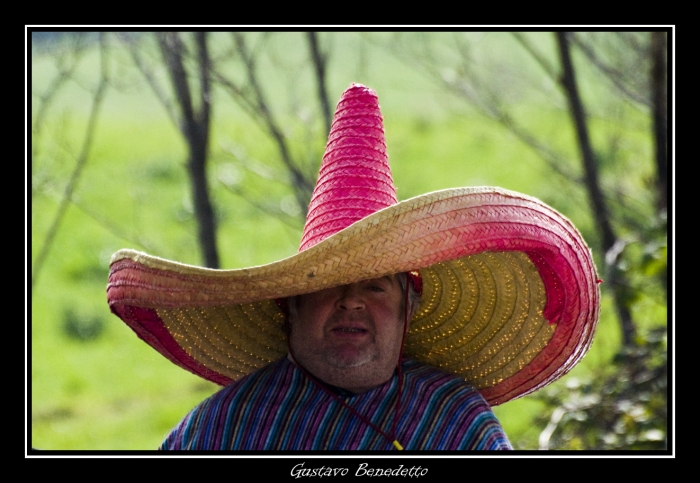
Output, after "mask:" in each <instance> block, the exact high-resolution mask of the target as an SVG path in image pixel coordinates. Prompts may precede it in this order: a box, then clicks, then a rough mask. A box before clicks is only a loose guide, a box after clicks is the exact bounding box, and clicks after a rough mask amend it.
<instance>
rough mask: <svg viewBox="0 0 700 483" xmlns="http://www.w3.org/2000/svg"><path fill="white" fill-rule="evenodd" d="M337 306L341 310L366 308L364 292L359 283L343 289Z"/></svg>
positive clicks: (345, 286)
mask: <svg viewBox="0 0 700 483" xmlns="http://www.w3.org/2000/svg"><path fill="white" fill-rule="evenodd" d="M337 306H338V308H339V309H341V310H361V309H364V308H365V300H364V298H363V297H362V290H361V288H360V286H359V284H357V283H353V284H350V285H344V286H343V287H342V290H341V293H340V297H339V298H338V302H337Z"/></svg>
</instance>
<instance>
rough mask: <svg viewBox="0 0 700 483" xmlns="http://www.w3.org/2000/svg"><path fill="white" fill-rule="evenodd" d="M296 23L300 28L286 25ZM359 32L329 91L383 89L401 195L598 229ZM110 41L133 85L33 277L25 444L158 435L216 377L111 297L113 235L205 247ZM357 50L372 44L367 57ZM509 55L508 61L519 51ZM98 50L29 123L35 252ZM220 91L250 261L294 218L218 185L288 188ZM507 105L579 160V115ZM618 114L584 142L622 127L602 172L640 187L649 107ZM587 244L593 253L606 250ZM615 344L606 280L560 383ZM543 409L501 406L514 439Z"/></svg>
mask: <svg viewBox="0 0 700 483" xmlns="http://www.w3.org/2000/svg"><path fill="white" fill-rule="evenodd" d="M289 38H290V39H295V38H294V37H293V36H292V35H291V34H289ZM489 38H490V40H488V39H487V40H488V41H489V42H491V45H493V49H494V52H504V51H508V48H507V46H506V44H507V42H508V40H507V38H505V34H503V38H502V37H501V36H495V35H492V36H491V37H489ZM359 39H360V36H359V35H354V36H352V37H351V36H350V35H349V34H348V39H347V42H343V41H341V40H339V39H336V41H335V42H336V44H335V45H337V50H336V51H334V57H333V58H332V63H331V69H330V72H329V88H330V97H331V99H332V102H333V103H335V102H336V101H337V99H338V97H339V96H340V93H341V92H342V90H344V89H345V88H346V87H347V86H348V85H349V84H350V83H351V82H353V81H358V82H362V83H365V84H367V85H368V86H370V87H372V88H374V89H376V90H377V92H378V94H379V99H380V103H381V105H382V110H383V114H384V116H385V130H386V139H387V145H388V151H389V158H390V162H391V165H392V169H393V175H394V180H395V183H396V185H397V187H398V196H399V198H400V199H406V198H409V197H412V196H416V195H419V194H422V193H426V192H429V191H433V190H439V189H444V188H450V187H459V186H477V185H492V186H501V187H504V188H508V189H512V190H516V191H521V192H524V193H527V194H530V195H533V196H535V197H538V198H540V199H542V200H543V201H545V202H547V203H549V204H551V205H552V206H554V207H555V208H557V209H558V210H560V211H561V212H562V213H564V214H565V215H567V216H568V217H570V218H571V219H572V221H574V223H575V224H576V225H577V226H578V227H579V228H580V230H581V231H582V233H583V234H584V237H585V238H586V239H587V240H589V244H592V245H593V243H594V242H595V237H596V236H595V232H594V228H593V223H592V221H591V217H590V213H589V210H588V206H587V200H586V198H585V192H584V191H583V189H582V188H581V187H575V188H572V187H571V185H570V184H567V183H565V182H564V181H563V180H562V179H561V178H559V177H557V176H556V175H554V174H553V173H552V171H551V170H550V168H549V167H548V166H547V165H546V164H545V163H544V162H543V161H542V160H541V159H540V158H539V157H538V156H537V155H536V154H535V153H534V152H533V151H532V150H530V149H529V148H527V147H526V146H524V145H523V144H522V143H521V142H519V141H518V140H517V139H515V138H514V137H513V136H512V135H511V134H510V133H509V132H507V131H506V130H505V129H503V128H502V127H501V126H499V125H498V124H496V123H494V122H493V121H490V120H487V119H485V118H484V117H483V116H480V115H478V114H476V113H475V112H474V110H473V109H471V108H470V107H469V105H468V104H467V103H466V102H464V101H463V100H460V99H459V98H450V97H449V96H447V94H446V93H445V92H443V91H442V90H441V89H439V88H438V87H436V86H435V85H434V84H431V83H430V82H429V81H428V80H426V78H425V77H424V76H422V75H421V74H420V73H417V72H416V71H415V70H412V69H411V68H409V67H408V66H406V65H404V64H402V63H400V62H398V61H397V60H395V59H393V57H391V55H390V54H389V53H388V52H386V51H385V50H382V49H380V48H379V47H375V46H373V45H372V44H362V45H364V47H363V48H364V49H365V51H363V52H364V53H362V52H359V50H358V49H359V47H356V46H357V45H360V40H359ZM482 42H485V40H482ZM282 45H287V47H286V48H287V49H288V50H289V52H290V54H289V56H288V57H287V58H286V60H287V62H288V63H289V64H293V63H294V62H295V60H294V59H302V60H303V59H304V55H303V54H302V53H301V51H302V49H303V48H304V47H303V44H300V43H299V41H298V39H295V40H294V42H291V41H290V42H287V44H285V42H281V44H280V45H278V47H277V48H278V49H280V51H281V52H286V51H284V50H283V47H282ZM353 46H355V47H353ZM358 52H359V53H358ZM113 55H114V59H116V60H115V61H114V75H115V76H122V77H121V78H122V79H125V81H124V84H125V85H126V87H123V88H122V91H120V92H118V91H116V90H115V89H112V90H110V91H109V92H108V95H107V98H106V99H105V104H104V106H103V110H102V113H101V116H100V118H99V120H98V125H97V131H96V134H95V138H94V145H93V147H92V150H91V151H90V155H89V159H88V162H87V164H86V166H85V169H84V171H83V173H82V175H81V177H80V179H79V182H78V184H77V186H76V189H75V192H74V196H73V202H72V203H71V204H70V205H69V206H68V209H67V211H66V214H65V217H64V218H63V220H62V222H61V224H60V225H59V227H58V230H57V232H56V235H55V239H54V241H53V244H52V246H51V248H50V251H49V253H48V257H47V259H46V262H45V264H44V266H43V267H42V271H41V273H40V276H39V278H38V280H37V283H36V285H35V286H34V287H33V290H32V293H31V311H30V321H29V324H28V328H29V334H28V336H29V339H30V341H28V348H29V363H30V366H29V368H30V370H31V372H30V373H28V377H29V380H28V383H29V388H28V389H29V391H28V395H29V398H30V400H29V405H30V410H31V421H30V426H31V433H30V434H29V435H28V437H29V443H28V444H29V445H30V446H31V447H34V448H38V449H44V450H149V449H154V448H156V447H157V446H158V445H159V443H160V442H161V441H162V439H163V438H164V436H165V435H166V434H167V432H168V431H169V430H170V429H171V428H172V427H173V426H174V425H175V424H176V423H177V422H178V421H179V420H180V419H181V418H182V417H183V416H184V415H185V413H186V412H187V411H188V410H189V409H191V408H192V407H193V406H194V405H195V404H196V403H198V402H199V401H201V400H202V399H203V398H205V397H206V396H208V395H209V394H211V393H212V392H214V391H215V390H216V389H217V388H216V386H214V385H213V384H210V383H208V382H205V381H203V380H201V379H199V378H198V377H195V376H193V375H191V374H189V373H187V372H185V371H183V370H181V369H179V368H177V367H175V366H174V365H173V364H171V363H170V362H168V361H166V360H165V359H164V358H163V357H161V356H160V355H159V354H157V353H156V352H155V351H154V350H152V349H151V348H150V347H148V346H147V345H146V344H145V343H143V342H142V341H140V340H139V339H138V338H137V337H136V336H135V334H133V333H132V332H131V330H130V329H128V328H127V327H126V325H125V324H123V323H122V322H121V321H120V320H119V319H118V318H117V317H115V316H113V315H111V314H110V312H109V309H108V307H107V304H106V298H105V286H106V282H107V273H108V266H109V260H110V256H111V254H112V253H114V252H115V251H117V250H118V249H120V248H135V249H139V250H143V251H146V252H148V253H150V254H153V255H156V256H160V257H163V258H168V259H172V260H178V261H181V262H184V263H189V264H194V265H201V263H202V261H201V258H200V255H199V250H198V245H197V241H196V227H195V220H194V218H193V213H192V206H191V200H190V195H189V185H188V179H187V174H186V170H185V167H184V162H185V159H186V152H185V145H184V143H183V141H182V138H181V137H180V135H179V133H178V132H177V130H176V128H175V126H174V125H173V124H172V123H171V122H170V120H169V119H168V118H167V116H166V115H165V111H164V110H163V108H162V106H160V105H159V103H158V101H157V100H156V99H155V98H154V96H153V94H152V92H151V91H150V90H149V89H148V87H147V86H146V85H145V83H144V82H143V79H141V78H140V77H139V76H138V73H136V72H134V71H133V67H131V68H130V67H129V64H128V63H127V61H126V60H125V56H124V55H123V53H120V52H119V51H118V49H117V48H115V53H114V54H113ZM362 55H364V57H362ZM357 56H360V57H362V59H364V60H363V61H362V63H360V62H359V61H358V60H357ZM55 58H56V54H53V55H49V54H35V55H33V57H32V91H33V93H34V94H37V93H41V92H44V90H45V89H46V87H47V85H48V83H49V81H50V79H52V78H53V76H54V75H55V65H54V60H55ZM302 60H297V62H298V63H299V64H301V62H302ZM507 61H510V59H507V58H504V60H503V62H504V63H505V62H507ZM513 62H515V64H514V67H513V68H514V69H517V66H518V65H519V64H518V62H516V61H513ZM521 62H522V61H521ZM97 66H98V58H97V55H96V52H94V51H93V52H91V53H90V54H89V56H88V58H86V61H85V63H84V66H83V67H82V69H81V70H79V74H78V77H79V79H80V80H81V83H80V84H79V83H75V82H73V83H69V84H68V85H66V86H65V88H64V89H63V90H62V91H61V92H60V95H59V97H58V98H57V102H56V103H55V104H54V105H53V106H52V108H51V109H50V111H49V112H48V115H47V118H46V124H45V125H44V126H43V129H42V131H41V133H40V135H37V134H36V133H35V134H34V138H33V142H34V143H35V146H36V151H37V154H36V155H35V156H34V157H33V158H32V165H31V169H32V172H31V175H32V187H33V191H32V198H31V219H30V225H29V226H30V229H31V249H32V263H33V264H34V262H35V260H36V257H37V254H38V253H39V251H40V250H41V247H42V246H43V244H44V242H45V240H46V237H47V232H48V230H49V227H50V226H51V223H52V221H53V220H54V218H55V216H56V213H57V210H58V207H59V203H60V201H61V199H62V196H63V192H64V189H65V186H66V183H67V180H68V177H69V176H70V173H71V172H72V170H73V168H74V166H75V163H76V158H77V153H78V152H79V150H80V146H81V143H82V137H83V136H84V130H85V122H86V113H87V112H88V109H89V106H90V104H89V94H88V92H87V91H86V90H85V87H86V86H90V85H94V82H95V81H94V72H96V69H97ZM273 67H274V66H271V67H270V66H268V67H267V69H269V71H270V72H269V74H268V75H267V76H266V78H265V80H266V82H267V84H266V85H267V86H268V87H270V91H271V92H273V94H271V97H272V98H273V99H276V102H278V104H279V105H282V103H283V100H284V99H286V97H285V96H286V95H288V93H289V92H294V89H295V86H297V84H289V83H286V84H284V83H282V81H283V78H282V76H281V75H279V78H280V79H279V83H280V84H279V86H277V84H275V79H276V77H275V75H276V74H275V71H274V68H273ZM304 75H305V76H306V77H304V76H301V75H300V76H299V78H300V79H301V80H298V83H299V84H298V85H300V86H302V87H299V91H300V92H301V93H302V94H300V96H299V97H300V100H299V102H300V103H301V104H302V105H305V104H304V103H305V102H306V103H307V104H309V105H308V109H310V110H312V111H313V110H315V109H316V104H312V102H313V97H311V94H310V93H313V83H312V81H311V80H310V79H311V78H310V77H309V75H310V74H309V73H305V74H304ZM127 81H128V82H127ZM273 87H278V88H276V89H273ZM217 96H218V97H216V102H215V108H214V109H215V112H214V113H215V120H214V123H213V135H212V139H211V144H210V146H211V161H210V167H209V175H210V176H209V179H210V185H211V190H212V196H213V199H214V202H215V205H216V210H217V216H218V220H219V226H220V228H219V233H218V246H219V251H220V257H221V262H222V268H241V267H247V266H253V265H259V264H264V263H268V262H271V261H274V260H279V259H281V258H283V257H287V256H289V255H292V254H293V253H295V252H296V250H297V248H298V243H299V239H300V234H301V225H302V224H301V222H300V221H299V222H297V225H294V226H289V225H287V224H285V223H283V222H281V221H280V220H277V219H274V218H272V217H270V216H267V215H265V214H264V213H262V212H261V211H260V210H258V209H256V208H255V207H253V206H252V205H251V204H250V203H248V202H247V201H245V200H243V199H242V198H241V197H239V196H237V195H235V194H234V193H232V192H231V191H230V190H229V189H228V188H227V183H228V184H229V185H233V186H245V187H246V188H247V189H250V190H251V191H252V192H255V193H261V194H263V195H264V196H265V198H266V199H269V200H282V199H285V197H288V196H289V195H290V190H289V188H288V187H286V186H284V185H283V184H280V183H270V182H266V181H265V180H263V179H262V178H260V177H259V176H256V175H254V174H252V173H249V172H245V171H242V170H241V169H240V167H239V166H238V165H237V164H236V162H235V159H234V157H233V156H232V154H231V152H232V150H233V151H235V150H238V152H239V153H240V152H244V153H245V155H246V156H247V157H249V158H251V159H254V160H257V161H258V162H260V163H263V164H265V165H267V166H268V167H269V168H271V169H275V168H277V167H278V166H279V161H278V159H277V157H276V155H275V151H274V149H273V146H271V144H270V142H269V140H268V139H267V138H266V137H265V136H264V135H263V133H262V132H261V130H260V129H259V128H258V126H256V125H255V124H254V123H252V122H251V121H250V119H248V118H246V116H245V115H244V114H243V113H242V112H241V110H240V109H239V108H237V107H236V106H235V105H234V104H233V103H231V102H230V101H229V100H227V98H226V97H225V96H224V95H223V94H218V95H217ZM32 101H33V103H34V104H33V107H34V106H36V105H37V104H38V97H37V96H36V95H33V96H32ZM276 105H277V104H276ZM513 108H514V109H516V110H517V111H518V115H519V116H520V117H522V118H525V119H527V121H528V122H527V125H528V129H530V130H531V131H532V132H534V133H538V135H540V136H541V137H542V138H544V139H546V140H547V141H548V142H549V143H550V144H551V145H552V146H554V147H556V148H557V149H559V150H561V152H563V153H565V154H566V156H567V157H568V162H569V163H570V166H571V167H572V168H573V169H576V170H579V168H578V157H577V150H576V146H575V144H574V138H573V130H572V128H571V124H570V121H569V118H568V117H567V114H566V112H565V111H564V110H560V109H554V108H552V107H551V106H546V105H537V104H535V103H533V102H532V101H530V100H528V101H527V102H524V103H523V104H522V105H520V104H518V105H514V106H513ZM280 109H281V108H280ZM625 116H627V119H629V120H630V121H631V122H628V123H627V124H625V126H627V127H625V128H624V130H623V127H621V126H620V125H618V124H615V125H613V126H611V125H610V122H609V121H607V120H605V119H597V118H595V117H594V118H592V120H591V125H592V127H593V135H594V142H596V141H598V142H600V143H601V144H602V143H603V142H604V141H605V139H607V138H606V136H609V135H617V136H620V137H622V139H623V141H624V142H621V143H620V146H619V147H618V149H621V150H626V153H628V154H627V156H625V157H624V159H626V160H627V161H626V162H627V165H626V166H619V167H610V168H607V169H608V171H609V173H607V174H608V175H609V176H615V172H616V171H615V170H618V171H619V172H625V171H627V172H630V169H632V170H633V172H634V173H635V175H634V176H629V179H628V180H627V181H628V183H629V184H630V186H631V187H632V188H634V187H635V184H639V183H643V182H644V180H645V179H646V178H647V177H648V176H649V175H650V173H651V170H652V166H651V162H650V156H651V155H650V152H651V146H650V142H649V140H648V138H647V137H646V133H647V132H648V131H647V129H648V121H647V120H646V119H645V117H644V116H643V115H641V114H640V113H638V112H636V113H635V112H631V113H630V112H627V111H626V112H625ZM633 116H636V117H633ZM296 126H298V124H297V125H296ZM293 127H294V124H292V121H290V129H291V128H293ZM315 131H316V132H318V135H317V136H316V137H315V138H313V139H311V140H306V139H296V140H295V144H294V145H293V147H294V149H296V150H298V152H301V153H310V155H315V158H314V159H316V163H320V156H321V155H322V152H323V147H324V145H325V134H323V133H322V132H321V130H320V129H315ZM611 133H612V134H611ZM579 171H580V170H579ZM641 202H644V199H642V200H641ZM594 254H595V257H596V261H597V263H598V264H599V266H602V255H601V254H600V253H597V252H594ZM645 303H646V304H647V305H643V306H640V307H639V309H638V310H639V314H640V318H641V319H642V322H643V323H645V324H654V323H665V321H666V318H665V317H666V315H665V306H661V305H659V304H655V303H651V302H648V301H647V302H645ZM618 344H619V330H618V327H617V321H616V318H615V315H614V311H613V310H612V307H611V303H610V300H609V298H608V296H607V294H606V293H605V291H604V305H603V309H602V314H601V320H600V324H599V331H598V334H597V336H596V339H595V342H594V344H593V347H592V349H591V351H590V353H589V354H588V356H587V357H586V359H584V361H583V363H582V364H580V365H579V366H578V367H577V368H576V369H574V371H573V372H572V374H570V375H568V376H566V377H565V378H563V379H562V380H561V381H559V382H557V384H565V383H566V380H567V378H571V377H579V376H581V375H585V374H586V373H587V372H590V370H591V368H595V367H601V366H604V365H605V364H606V363H607V362H608V360H609V358H610V357H611V356H612V354H613V353H614V352H615V350H616V349H617V347H618ZM542 410H543V407H542V405H541V404H540V403H539V402H538V401H537V400H536V399H535V398H533V397H525V398H523V399H521V400H518V401H512V402H509V403H507V404H505V405H503V406H501V407H497V408H495V411H496V414H497V415H498V416H499V418H500V419H501V421H502V423H503V426H504V427H505V429H506V432H507V433H508V434H509V436H510V437H511V439H512V441H513V443H514V444H515V446H516V448H518V447H521V448H535V447H536V445H537V437H538V435H539V432H540V431H541V429H542V428H538V427H536V426H533V424H532V417H533V415H535V414H538V413H540V412H541V411H542Z"/></svg>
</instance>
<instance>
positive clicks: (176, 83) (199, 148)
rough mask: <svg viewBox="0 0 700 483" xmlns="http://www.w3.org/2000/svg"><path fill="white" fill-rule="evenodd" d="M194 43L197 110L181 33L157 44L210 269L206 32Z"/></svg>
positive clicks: (212, 229)
mask: <svg viewBox="0 0 700 483" xmlns="http://www.w3.org/2000/svg"><path fill="white" fill-rule="evenodd" d="M195 43H196V45H197V61H198V69H199V70H198V75H199V78H200V84H201V85H200V102H199V111H198V112H195V108H194V106H193V102H192V93H191V88H190V85H189V82H188V76H187V72H186V70H185V66H184V63H183V56H184V44H183V42H182V39H181V38H180V34H179V33H178V32H164V33H159V34H158V45H159V46H160V49H161V53H162V55H163V59H164V60H165V63H166V66H167V68H168V73H169V74H170V80H171V81H172V84H173V89H174V92H175V98H176V99H177V101H178V106H179V108H180V113H181V116H182V122H181V124H180V131H181V132H182V135H183V136H184V137H185V140H186V141H187V146H188V150H189V153H188V160H187V168H188V171H189V173H190V182H191V187H192V201H193V204H194V209H195V215H196V217H197V227H198V235H199V243H200V247H201V248H202V252H203V256H204V263H205V264H206V266H207V267H209V268H219V252H218V250H217V247H216V220H215V218H214V209H213V207H212V204H211V201H210V199H209V189H208V187H207V178H206V163H207V156H208V142H209V122H210V109H211V102H210V101H211V87H210V82H209V76H210V71H211V65H210V62H209V53H208V48H207V38H206V32H197V33H195Z"/></svg>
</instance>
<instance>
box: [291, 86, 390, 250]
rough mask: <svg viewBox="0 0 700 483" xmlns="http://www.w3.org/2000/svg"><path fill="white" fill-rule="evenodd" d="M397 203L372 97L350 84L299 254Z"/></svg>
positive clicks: (379, 116) (342, 99) (330, 137)
mask: <svg viewBox="0 0 700 483" xmlns="http://www.w3.org/2000/svg"><path fill="white" fill-rule="evenodd" d="M397 201H398V200H397V198H396V188H395V187H394V181H393V179H392V177H391V169H390V168H389V158H388V157H387V154H386V142H385V141H384V124H383V121H382V113H381V111H380V110H379V99H378V97H377V93H376V92H374V91H373V90H372V89H369V88H368V87H365V86H363V85H360V84H352V85H351V86H350V87H349V88H348V89H347V90H346V91H345V92H343V95H342V96H341V97H340V101H338V106H337V107H336V109H335V115H334V117H333V124H332V125H331V132H330V134H329V135H328V143H327V144H326V152H325V154H324V155H323V162H322V163H321V169H320V170H319V175H318V181H317V182H316V188H315V189H314V192H313V194H312V195H311V202H310V203H309V211H308V214H307V215H306V224H305V226H304V233H303V235H302V237H301V246H300V247H299V251H303V250H306V249H308V248H311V247H312V246H314V245H316V244H317V243H319V242H321V241H323V240H325V239H326V238H328V237H329V236H331V235H334V234H335V233H337V232H339V231H340V230H342V229H343V228H346V227H348V226H350V225H351V224H353V223H355V222H356V221H358V220H361V219H362V218H365V217H367V216H369V215H371V214H373V213H375V212H377V211H379V210H381V209H383V208H386V207H388V206H391V205H393V204H395V203H397Z"/></svg>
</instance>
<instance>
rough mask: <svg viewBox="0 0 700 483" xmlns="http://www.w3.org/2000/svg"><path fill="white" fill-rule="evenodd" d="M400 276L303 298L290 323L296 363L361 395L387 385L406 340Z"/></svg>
mask: <svg viewBox="0 0 700 483" xmlns="http://www.w3.org/2000/svg"><path fill="white" fill-rule="evenodd" d="M401 299H402V293H401V287H400V285H399V282H398V280H397V279H396V276H387V277H383V278H377V279H373V280H365V281H363V282H358V283H353V284H350V285H343V286H340V287H333V288H329V289H325V290H321V291H320V292H314V293H311V294H306V295H301V296H299V298H298V301H297V311H296V312H297V314H296V316H295V317H292V319H291V320H290V323H291V335H290V345H291V347H292V351H293V353H294V356H295V357H296V359H297V361H298V362H299V363H300V364H301V365H303V366H304V367H305V368H306V369H307V370H308V371H310V372H311V373H312V374H313V375H314V376H316V377H318V378H319V379H321V380H322V381H324V382H326V383H328V384H332V385H334V386H338V387H342V388H344V389H347V390H350V391H353V392H356V393H361V392H364V391H366V390H368V389H371V388H373V387H375V386H378V385H380V384H383V383H384V382H386V381H387V380H388V379H389V378H390V377H391V375H392V374H393V372H394V369H395V368H396V364H397V362H398V357H399V352H400V349H401V342H402V336H403V325H404V324H403V318H404V314H402V313H401V306H402V303H401Z"/></svg>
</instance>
